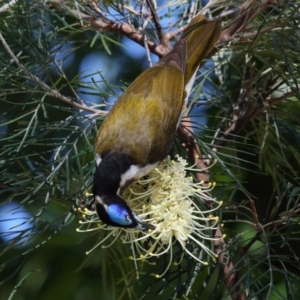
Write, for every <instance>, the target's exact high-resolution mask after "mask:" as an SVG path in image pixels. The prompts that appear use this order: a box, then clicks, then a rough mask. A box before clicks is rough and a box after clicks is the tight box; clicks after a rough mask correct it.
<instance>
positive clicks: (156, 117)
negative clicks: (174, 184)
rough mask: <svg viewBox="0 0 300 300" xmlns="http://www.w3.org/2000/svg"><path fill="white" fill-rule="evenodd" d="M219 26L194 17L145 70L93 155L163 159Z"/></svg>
mask: <svg viewBox="0 0 300 300" xmlns="http://www.w3.org/2000/svg"><path fill="white" fill-rule="evenodd" d="M219 32H220V25H219V22H215V21H207V20H206V19H205V17H203V16H199V17H196V18H194V19H193V20H192V21H191V23H190V24H189V25H188V27H187V28H186V29H185V31H184V32H183V35H182V37H181V39H180V40H179V41H178V42H177V43H176V44H175V46H174V48H173V50H172V51H170V52H169V53H168V54H166V55H165V56H164V57H163V58H162V59H161V60H160V61H159V62H158V63H157V64H156V65H155V66H153V67H152V68H149V69H147V70H146V71H144V72H143V73H142V74H141V75H140V76H138V77H137V78H136V79H135V80H134V82H133V83H132V84H131V85H130V86H129V87H128V88H127V90H126V91H125V92H124V93H123V95H122V96H121V97H120V98H119V99H118V100H117V102H116V104H115V105H114V106H113V108H112V109H111V111H110V113H109V114H108V116H107V117H106V119H105V121H104V122H103V124H102V125H101V127H100V129H99V132H98V135H97V137H96V140H95V152H96V153H98V154H101V155H102V154H103V155H106V154H108V153H110V152H123V153H128V155H130V156H131V157H132V158H133V161H134V162H135V163H136V164H138V165H141V166H143V165H147V164H149V163H150V164H152V163H156V162H158V161H161V160H162V159H164V158H165V157H166V156H167V154H168V152H169V150H170V148H171V146H172V143H173V140H174V135H175V132H176V128H177V124H178V121H179V119H180V116H181V112H182V109H183V105H184V100H185V99H186V96H187V95H186V84H187V83H188V82H189V81H190V79H191V77H192V76H193V74H194V73H195V71H196V70H197V69H198V66H199V63H200V62H201V60H202V59H203V57H204V56H205V55H206V53H207V52H208V51H210V50H211V49H212V47H213V45H214V43H215V41H216V40H217V39H218V37H219Z"/></svg>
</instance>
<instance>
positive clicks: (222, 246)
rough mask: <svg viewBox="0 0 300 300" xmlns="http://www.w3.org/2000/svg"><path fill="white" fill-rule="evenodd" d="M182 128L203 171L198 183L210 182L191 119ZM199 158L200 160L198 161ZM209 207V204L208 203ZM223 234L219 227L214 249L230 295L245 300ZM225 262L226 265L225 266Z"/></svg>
mask: <svg viewBox="0 0 300 300" xmlns="http://www.w3.org/2000/svg"><path fill="white" fill-rule="evenodd" d="M181 125H182V126H181V127H179V128H178V130H177V134H178V136H179V137H180V138H181V139H182V140H183V142H184V144H185V147H186V148H187V151H188V156H189V160H190V161H192V162H195V163H196V164H197V166H198V167H199V168H200V169H201V170H203V172H201V173H200V172H198V173H197V174H196V177H197V180H198V181H204V182H207V183H208V182H209V174H208V170H207V167H208V166H209V162H208V160H203V159H201V152H200V149H199V146H198V144H197V143H196V142H195V140H194V136H193V133H192V131H189V130H187V129H186V128H192V124H191V120H190V118H189V117H186V118H184V119H183V120H182V121H181ZM198 158H199V159H198ZM208 205H209V203H208ZM222 236H223V234H222V231H221V229H220V228H219V227H218V228H217V229H216V232H215V239H214V249H215V252H216V253H218V260H217V263H218V266H219V267H220V268H221V269H222V270H223V275H224V282H225V285H226V288H227V290H228V291H229V293H230V294H231V295H232V297H234V299H235V300H245V299H246V293H245V291H244V290H242V287H241V285H239V284H238V285H236V283H237V282H238V280H239V273H238V272H237V271H236V270H235V268H234V265H233V264H232V262H231V260H230V257H229V256H228V257H226V256H225V254H226V243H225V241H224V239H223V238H222ZM224 260H226V263H225V264H224Z"/></svg>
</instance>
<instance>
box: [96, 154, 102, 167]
mask: <svg viewBox="0 0 300 300" xmlns="http://www.w3.org/2000/svg"><path fill="white" fill-rule="evenodd" d="M101 161H102V158H101V155H100V154H98V153H96V165H97V167H99V165H100V163H101Z"/></svg>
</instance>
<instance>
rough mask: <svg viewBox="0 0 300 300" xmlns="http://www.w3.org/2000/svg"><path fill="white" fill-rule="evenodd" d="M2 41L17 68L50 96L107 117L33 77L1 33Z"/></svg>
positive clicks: (0, 38) (102, 112)
mask: <svg viewBox="0 0 300 300" xmlns="http://www.w3.org/2000/svg"><path fill="white" fill-rule="evenodd" d="M0 41H1V42H2V44H3V46H4V48H5V49H6V51H7V53H8V54H9V55H10V57H11V58H12V60H13V61H14V62H15V63H16V64H17V66H18V67H19V68H20V69H21V70H22V72H23V73H24V74H25V75H26V76H28V77H29V78H31V79H32V80H33V81H35V82H36V83H37V84H38V85H39V86H40V87H42V88H43V89H44V90H45V91H46V92H47V93H48V95H50V96H52V97H54V98H56V99H59V100H61V101H63V102H65V103H68V104H69V105H71V106H73V107H75V108H77V109H82V110H84V111H89V112H91V113H93V114H95V115H106V114H107V112H106V111H104V110H99V109H95V108H92V107H89V106H87V105H85V104H79V103H76V102H74V101H73V100H72V99H70V98H68V97H66V96H64V95H62V94H61V93H60V92H59V91H58V90H57V89H55V88H51V87H50V86H49V85H47V84H46V83H45V82H43V81H42V80H40V79H39V78H38V77H37V76H35V75H33V74H32V73H30V72H29V71H28V70H27V68H26V67H25V66H24V65H23V64H22V63H21V62H20V61H19V59H18V58H17V57H16V56H15V54H14V53H13V52H12V51H11V49H10V47H9V46H8V44H7V43H6V40H5V39H4V37H3V36H2V34H1V32H0Z"/></svg>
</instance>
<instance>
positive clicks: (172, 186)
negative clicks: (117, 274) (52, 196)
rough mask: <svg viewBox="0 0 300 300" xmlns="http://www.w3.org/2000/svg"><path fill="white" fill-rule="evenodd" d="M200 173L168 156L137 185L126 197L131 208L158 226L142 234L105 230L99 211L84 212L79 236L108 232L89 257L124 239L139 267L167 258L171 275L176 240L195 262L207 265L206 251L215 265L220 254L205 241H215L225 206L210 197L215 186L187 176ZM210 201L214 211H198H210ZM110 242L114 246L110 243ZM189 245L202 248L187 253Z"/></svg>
mask: <svg viewBox="0 0 300 300" xmlns="http://www.w3.org/2000/svg"><path fill="white" fill-rule="evenodd" d="M197 171H199V170H197V169H195V168H194V167H190V168H189V167H188V166H187V161H186V160H184V159H183V158H181V157H177V158H176V160H171V159H170V158H169V157H168V158H166V159H165V160H164V161H162V162H161V163H160V164H159V165H158V167H157V168H155V169H154V170H153V171H152V172H151V173H150V174H148V175H147V176H146V177H144V178H141V179H140V180H138V181H136V182H134V183H133V184H132V185H131V186H130V187H129V188H128V189H127V190H126V191H125V192H124V193H123V197H124V199H125V200H126V201H127V203H128V205H129V206H130V207H131V209H132V210H133V211H134V212H135V213H136V214H137V215H138V216H139V217H140V218H141V219H142V220H143V221H145V222H147V223H151V224H153V225H155V229H153V230H148V231H147V232H141V231H138V230H135V229H124V228H117V227H111V226H107V225H105V224H102V222H101V221H100V220H99V218H98V216H97V213H96V212H95V211H89V210H87V209H85V211H84V212H83V218H84V220H83V221H80V224H81V225H82V226H81V227H80V228H78V229H77V231H79V232H88V231H94V230H99V229H100V230H107V231H109V232H110V233H109V234H108V235H106V237H105V238H104V239H103V240H101V241H100V243H98V244H97V245H96V246H95V247H94V248H93V249H91V250H90V251H89V252H87V254H89V253H90V252H91V251H92V250H94V249H95V248H96V247H98V246H99V245H102V248H106V247H109V246H111V245H112V244H113V243H114V242H115V241H116V240H117V239H121V240H122V242H123V243H130V244H131V249H132V253H133V255H132V257H131V259H133V260H134V261H135V263H137V261H138V260H142V261H147V259H150V258H153V257H159V256H161V255H163V254H165V253H169V254H170V261H169V264H168V267H167V268H166V271H167V270H168V268H169V267H170V265H171V263H172V260H173V255H172V250H173V245H174V243H175V242H176V241H178V242H179V243H180V245H181V247H182V248H183V250H184V251H185V252H186V254H188V255H190V256H191V257H193V258H194V259H195V260H196V261H198V262H200V263H202V264H205V265H207V264H208V262H207V261H206V260H204V259H202V258H201V255H200V252H201V253H202V252H203V251H202V250H204V251H205V252H206V253H207V254H208V255H206V257H207V256H210V257H212V258H213V260H215V258H216V257H217V254H215V252H214V251H212V250H211V249H210V248H209V247H208V246H207V244H208V242H207V241H212V240H214V239H215V238H213V237H212V236H213V232H212V231H213V230H214V229H215V228H216V226H217V223H218V221H219V219H218V217H216V216H213V215H212V213H213V212H214V211H215V210H217V209H218V208H219V207H220V206H221V205H222V201H217V200H216V199H215V198H212V197H211V196H210V193H209V192H210V191H211V190H212V189H213V188H214V187H215V183H209V184H204V182H196V181H195V180H194V178H193V177H192V176H188V175H187V172H190V173H193V172H197ZM208 202H210V204H213V205H210V206H211V207H213V208H212V209H205V210H202V209H200V207H207V206H206V204H207V203H208ZM111 237H112V240H111V239H110V238H111ZM108 239H109V241H110V243H109V244H106V243H105V242H106V241H107V240H108ZM189 240H190V241H192V242H194V244H195V245H197V246H198V247H197V248H199V253H195V252H194V251H193V252H191V251H189V249H188V247H187V241H189ZM209 244H210V243H209ZM136 269H137V264H136ZM166 271H165V272H166ZM165 272H164V273H165ZM164 273H163V274H164ZM163 274H160V275H157V277H160V276H162V275H163Z"/></svg>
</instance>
